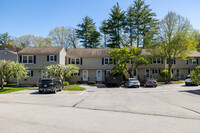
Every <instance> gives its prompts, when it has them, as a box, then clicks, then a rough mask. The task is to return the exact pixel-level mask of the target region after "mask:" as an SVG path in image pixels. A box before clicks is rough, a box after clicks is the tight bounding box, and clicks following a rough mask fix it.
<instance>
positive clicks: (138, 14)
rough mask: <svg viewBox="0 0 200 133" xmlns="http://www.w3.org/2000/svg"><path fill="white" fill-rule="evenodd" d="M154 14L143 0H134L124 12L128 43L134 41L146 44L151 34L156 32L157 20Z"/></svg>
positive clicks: (151, 36)
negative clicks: (125, 12)
mask: <svg viewBox="0 0 200 133" xmlns="http://www.w3.org/2000/svg"><path fill="white" fill-rule="evenodd" d="M155 16H156V14H155V13H152V9H150V8H149V5H145V2H144V0H136V1H134V4H133V5H132V6H130V7H129V8H128V11H127V14H126V28H125V31H126V33H129V37H130V45H131V46H132V45H133V41H136V44H137V47H139V45H143V47H144V46H145V45H147V44H148V43H149V41H150V39H152V38H153V35H154V34H155V33H156V31H157V30H156V29H157V27H156V26H157V22H158V20H157V19H155Z"/></svg>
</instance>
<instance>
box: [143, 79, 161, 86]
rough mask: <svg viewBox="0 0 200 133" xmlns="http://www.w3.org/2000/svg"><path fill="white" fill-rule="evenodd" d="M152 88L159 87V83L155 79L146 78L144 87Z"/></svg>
mask: <svg viewBox="0 0 200 133" xmlns="http://www.w3.org/2000/svg"><path fill="white" fill-rule="evenodd" d="M147 86H151V87H157V86H158V82H157V81H156V80H155V79H154V78H146V80H145V81H144V87H147Z"/></svg>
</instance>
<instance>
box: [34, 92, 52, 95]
mask: <svg viewBox="0 0 200 133" xmlns="http://www.w3.org/2000/svg"><path fill="white" fill-rule="evenodd" d="M47 94H54V93H51V92H45V93H39V92H38V91H35V92H32V93H30V95H47Z"/></svg>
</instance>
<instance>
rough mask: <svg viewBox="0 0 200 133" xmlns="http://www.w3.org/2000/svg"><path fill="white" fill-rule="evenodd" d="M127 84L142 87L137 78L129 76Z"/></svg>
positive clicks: (127, 85)
mask: <svg viewBox="0 0 200 133" xmlns="http://www.w3.org/2000/svg"><path fill="white" fill-rule="evenodd" d="M125 86H126V87H137V88H139V87H140V81H139V80H137V79H136V78H129V79H127V80H126V81H125Z"/></svg>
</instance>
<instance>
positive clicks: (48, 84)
mask: <svg viewBox="0 0 200 133" xmlns="http://www.w3.org/2000/svg"><path fill="white" fill-rule="evenodd" d="M58 90H59V91H61V90H62V84H61V82H60V81H59V80H56V79H42V80H40V85H39V89H38V91H39V93H43V92H53V93H56V92H57V91H58Z"/></svg>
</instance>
